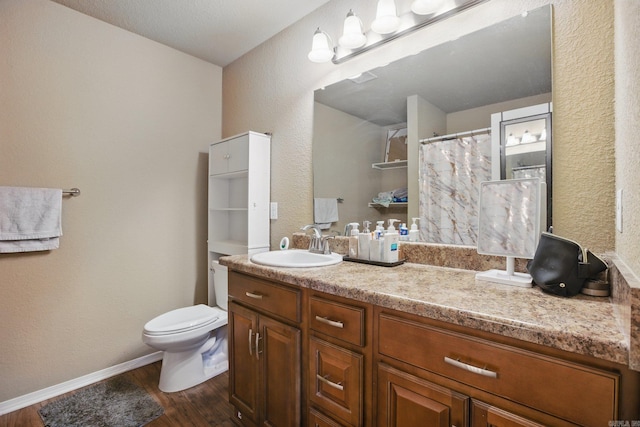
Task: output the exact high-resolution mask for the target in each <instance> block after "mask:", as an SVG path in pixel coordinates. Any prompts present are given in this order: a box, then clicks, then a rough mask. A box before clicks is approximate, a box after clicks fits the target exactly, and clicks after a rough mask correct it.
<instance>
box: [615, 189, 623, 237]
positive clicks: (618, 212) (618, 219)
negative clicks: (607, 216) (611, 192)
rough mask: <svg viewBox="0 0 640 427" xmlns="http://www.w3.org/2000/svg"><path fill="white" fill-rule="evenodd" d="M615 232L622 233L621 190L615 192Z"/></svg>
mask: <svg viewBox="0 0 640 427" xmlns="http://www.w3.org/2000/svg"><path fill="white" fill-rule="evenodd" d="M616 230H618V232H619V233H622V190H618V191H616Z"/></svg>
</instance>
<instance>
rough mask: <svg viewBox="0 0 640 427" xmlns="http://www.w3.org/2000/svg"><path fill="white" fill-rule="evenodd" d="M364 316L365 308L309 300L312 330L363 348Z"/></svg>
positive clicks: (321, 300)
mask: <svg viewBox="0 0 640 427" xmlns="http://www.w3.org/2000/svg"><path fill="white" fill-rule="evenodd" d="M364 316H365V310H364V308H360V307H354V306H351V305H345V304H340V303H337V302H334V301H328V300H326V299H322V298H318V297H311V298H310V299H309V325H310V327H311V329H313V330H314V331H317V332H321V333H323V334H327V335H329V336H331V337H334V338H338V339H340V340H343V341H346V342H348V343H351V344H355V345H359V346H361V347H362V346H364V345H365V339H364Z"/></svg>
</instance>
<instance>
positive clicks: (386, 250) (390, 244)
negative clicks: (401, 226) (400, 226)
mask: <svg viewBox="0 0 640 427" xmlns="http://www.w3.org/2000/svg"><path fill="white" fill-rule="evenodd" d="M399 221H400V220H397V219H390V220H389V227H387V233H386V234H385V235H384V242H383V244H382V246H383V261H384V262H388V263H392V262H398V242H399V241H400V235H399V234H398V232H397V231H396V228H395V227H394V226H393V224H394V223H396V222H399Z"/></svg>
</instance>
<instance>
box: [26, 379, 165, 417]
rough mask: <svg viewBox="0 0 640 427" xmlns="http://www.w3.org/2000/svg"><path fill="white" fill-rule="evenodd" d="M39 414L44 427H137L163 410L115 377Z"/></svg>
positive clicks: (126, 382) (130, 384) (134, 386)
mask: <svg viewBox="0 0 640 427" xmlns="http://www.w3.org/2000/svg"><path fill="white" fill-rule="evenodd" d="M38 413H39V414H40V417H41V418H42V421H44V425H45V426H46V427H63V426H64V427H74V426H78V427H80V426H82V427H112V426H113V427H134V426H135V427H137V426H143V425H145V424H147V423H148V422H150V421H153V420H154V419H156V418H158V417H159V416H160V415H162V414H163V413H164V410H163V409H162V406H160V405H159V404H158V403H156V401H155V400H153V398H152V397H151V396H150V395H149V394H148V393H147V392H146V391H145V390H144V389H143V388H142V387H139V386H137V385H136V384H133V383H131V382H129V381H127V380H125V379H123V378H118V377H116V378H113V379H111V380H108V381H105V382H102V383H99V384H96V385H94V386H91V387H88V388H86V389H84V390H80V391H79V392H77V393H75V394H73V395H71V396H68V397H65V398H62V399H59V400H56V401H53V402H51V403H48V404H46V405H45V406H43V407H42V408H40V410H38Z"/></svg>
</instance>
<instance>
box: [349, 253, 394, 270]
mask: <svg viewBox="0 0 640 427" xmlns="http://www.w3.org/2000/svg"><path fill="white" fill-rule="evenodd" d="M342 260H343V261H351V262H359V263H360V264H370V265H378V266H380V267H397V266H399V265H402V264H404V262H405V261H406V260H404V259H401V260H399V261H396V262H382V261H369V260H368V259H359V258H349V257H348V256H346V255H345V256H344V257H343V258H342Z"/></svg>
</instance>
